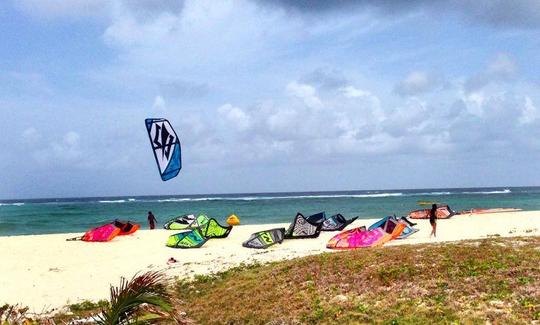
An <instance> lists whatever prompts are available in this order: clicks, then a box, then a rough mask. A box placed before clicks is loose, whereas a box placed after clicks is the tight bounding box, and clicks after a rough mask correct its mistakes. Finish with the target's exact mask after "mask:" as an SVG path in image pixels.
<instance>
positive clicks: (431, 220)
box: [429, 204, 437, 237]
mask: <svg viewBox="0 0 540 325" xmlns="http://www.w3.org/2000/svg"><path fill="white" fill-rule="evenodd" d="M429 223H430V224H431V234H430V235H429V237H431V236H432V235H433V237H437V204H433V205H432V206H431V210H430V211H429Z"/></svg>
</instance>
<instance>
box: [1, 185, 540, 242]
mask: <svg viewBox="0 0 540 325" xmlns="http://www.w3.org/2000/svg"><path fill="white" fill-rule="evenodd" d="M419 201H429V202H437V203H444V204H448V205H450V207H451V208H452V209H454V210H456V211H458V210H468V209H471V208H521V209H523V210H540V187H499V188H452V189H414V190H380V191H339V192H297V193H250V194H216V195H162V196H126V197H92V198H57V199H31V200H3V201H2V200H0V236H9V235H28V234H50V233H65V232H84V231H86V230H87V229H89V228H92V227H95V226H98V225H100V224H103V223H107V222H110V221H112V220H114V219H115V218H118V219H125V220H132V221H134V222H138V223H141V224H142V225H143V227H142V228H143V229H145V228H147V221H146V215H147V212H148V211H152V212H153V214H154V215H155V216H156V218H157V219H158V226H161V225H163V223H165V222H166V221H168V220H169V219H171V218H173V217H176V216H180V215H183V214H191V213H194V214H201V213H204V214H207V215H209V216H211V217H214V218H216V219H217V220H218V221H220V222H221V223H223V224H224V223H225V219H226V217H227V216H228V215H230V214H231V213H234V214H236V215H237V216H238V217H239V218H240V220H241V223H242V224H262V223H280V222H289V221H291V220H292V219H293V217H294V216H295V215H296V213H297V212H301V213H303V214H304V215H309V214H313V213H316V212H319V211H325V212H326V213H327V215H332V214H335V213H341V214H343V215H344V216H346V217H353V216H358V217H359V218H360V219H367V218H379V217H384V216H386V215H392V214H396V215H398V216H400V215H406V214H407V213H408V212H409V211H411V210H416V209H420V208H424V207H422V206H419V205H418V202H419Z"/></svg>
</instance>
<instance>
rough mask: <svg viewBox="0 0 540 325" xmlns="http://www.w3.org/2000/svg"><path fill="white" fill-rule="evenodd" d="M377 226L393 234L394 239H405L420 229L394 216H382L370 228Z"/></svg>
mask: <svg viewBox="0 0 540 325" xmlns="http://www.w3.org/2000/svg"><path fill="white" fill-rule="evenodd" d="M375 228H381V229H382V230H384V231H385V232H386V233H388V234H391V235H392V237H393V238H392V239H396V238H397V239H403V238H406V237H409V236H410V235H412V234H414V233H415V232H417V231H418V229H415V228H412V227H411V226H409V224H408V223H406V222H405V221H404V220H398V219H397V218H396V217H394V216H387V217H384V218H382V219H381V220H379V221H377V222H375V223H374V224H372V225H371V226H369V228H368V230H373V229H375ZM396 233H397V234H396Z"/></svg>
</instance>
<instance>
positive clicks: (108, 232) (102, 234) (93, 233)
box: [66, 223, 121, 242]
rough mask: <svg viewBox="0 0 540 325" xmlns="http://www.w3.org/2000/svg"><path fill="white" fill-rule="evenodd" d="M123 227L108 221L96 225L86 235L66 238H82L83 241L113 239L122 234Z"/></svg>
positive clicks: (70, 239)
mask: <svg viewBox="0 0 540 325" xmlns="http://www.w3.org/2000/svg"><path fill="white" fill-rule="evenodd" d="M120 231H121V229H120V228H118V227H116V226H115V225H113V224H112V223H108V224H106V225H103V226H100V227H96V228H93V229H90V230H88V231H87V232H86V233H85V234H84V235H82V236H81V237H74V238H69V239H66V240H68V241H72V240H82V241H89V242H106V241H111V240H112V239H113V238H114V237H116V236H118V234H120Z"/></svg>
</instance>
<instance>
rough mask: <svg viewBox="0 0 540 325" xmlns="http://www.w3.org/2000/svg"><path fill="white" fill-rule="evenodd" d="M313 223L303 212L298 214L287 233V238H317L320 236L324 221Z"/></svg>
mask: <svg viewBox="0 0 540 325" xmlns="http://www.w3.org/2000/svg"><path fill="white" fill-rule="evenodd" d="M318 221H319V222H316V223H312V222H310V221H309V220H307V218H306V217H304V216H303V215H302V214H301V213H298V214H296V217H294V220H293V222H292V223H291V225H290V226H289V229H287V232H286V233H285V238H288V239H300V238H316V237H319V234H320V233H321V228H322V223H323V222H322V221H321V220H318Z"/></svg>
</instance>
